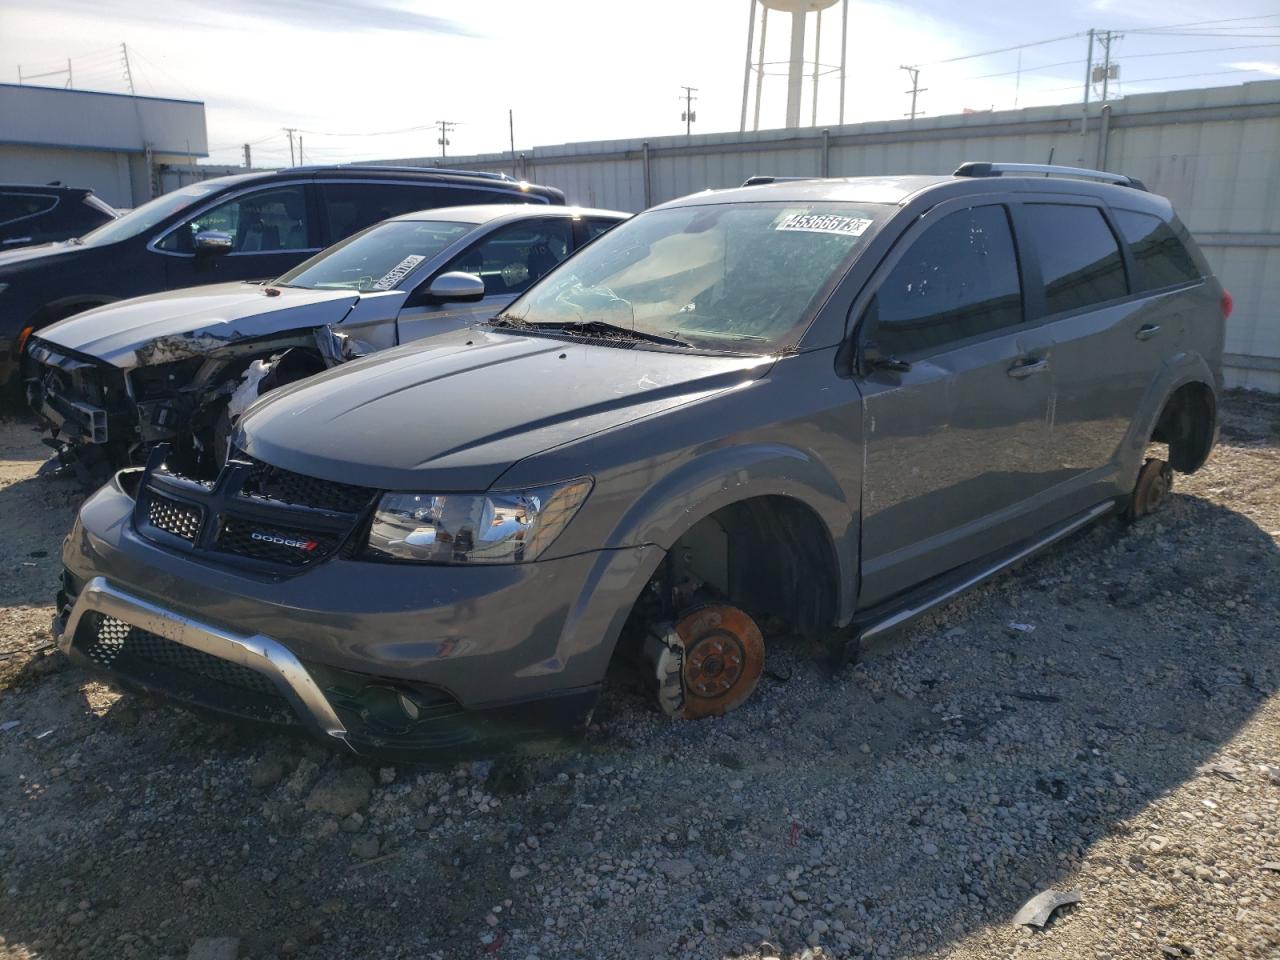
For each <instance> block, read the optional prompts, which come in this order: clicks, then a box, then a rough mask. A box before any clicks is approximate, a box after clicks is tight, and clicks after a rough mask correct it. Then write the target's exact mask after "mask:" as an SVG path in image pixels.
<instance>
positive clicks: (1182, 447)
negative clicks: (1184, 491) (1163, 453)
mask: <svg viewBox="0 0 1280 960" xmlns="http://www.w3.org/2000/svg"><path fill="white" fill-rule="evenodd" d="M1217 424H1218V398H1217V394H1216V393H1215V391H1214V389H1213V388H1212V387H1211V386H1210V385H1209V384H1207V383H1205V382H1204V381H1201V380H1189V381H1186V382H1184V383H1182V384H1180V385H1179V386H1178V387H1177V388H1176V389H1174V390H1172V391H1171V392H1170V393H1169V395H1168V397H1166V398H1165V401H1164V403H1163V404H1162V405H1161V408H1160V413H1159V415H1158V416H1157V417H1156V421H1155V424H1154V426H1153V427H1152V430H1151V437H1150V439H1151V440H1152V441H1153V442H1155V443H1164V444H1167V445H1168V447H1169V464H1170V466H1172V467H1173V469H1175V470H1177V471H1178V472H1179V473H1194V472H1195V471H1196V470H1199V469H1200V467H1201V466H1203V465H1204V462H1205V460H1207V459H1208V458H1209V453H1210V451H1212V450H1213V444H1214V440H1215V438H1216V436H1217Z"/></svg>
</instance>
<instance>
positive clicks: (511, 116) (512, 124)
mask: <svg viewBox="0 0 1280 960" xmlns="http://www.w3.org/2000/svg"><path fill="white" fill-rule="evenodd" d="M507 133H508V134H509V135H510V136H511V175H512V176H513V177H518V176H520V171H519V170H517V169H516V112H515V111H514V110H512V109H511V108H510V107H508V108H507Z"/></svg>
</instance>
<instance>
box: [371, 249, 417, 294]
mask: <svg viewBox="0 0 1280 960" xmlns="http://www.w3.org/2000/svg"><path fill="white" fill-rule="evenodd" d="M425 259H427V258H426V257H423V256H420V255H418V254H416V253H411V254H409V256H407V257H405V258H404V259H403V260H401V261H400V262H399V263H397V264H396V265H395V266H394V267H392V268H391V269H390V270H388V271H387V275H386V276H384V277H383V278H382V279H381V280H379V281H378V282H377V283H375V284H374V285H373V287H374V289H375V290H390V289H391V288H392V287H394V286H395V285H396V284H397V283H399V282H400V281H401V280H403V279H404V277H405V274H407V273H408V272H409V271H410V270H412V269H413V268H414V267H416V266H417V265H418V264H420V263H421V262H422V261H423V260H425Z"/></svg>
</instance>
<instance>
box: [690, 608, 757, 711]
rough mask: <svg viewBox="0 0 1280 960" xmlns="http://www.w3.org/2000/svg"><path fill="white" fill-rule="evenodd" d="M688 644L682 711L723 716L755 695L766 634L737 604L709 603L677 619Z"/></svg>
mask: <svg viewBox="0 0 1280 960" xmlns="http://www.w3.org/2000/svg"><path fill="white" fill-rule="evenodd" d="M675 632H676V634H677V636H679V638H680V641H681V643H682V644H683V645H684V663H683V666H682V668H681V674H680V681H681V686H683V688H684V709H683V711H682V714H683V716H685V717H686V718H689V719H694V718H697V717H713V716H720V715H721V714H724V713H727V712H728V711H730V710H732V709H734V708H735V707H737V706H738V705H739V704H741V703H742V702H743V701H744V700H746V699H747V697H749V696H750V695H751V691H752V690H754V689H755V686H756V683H757V682H758V681H759V679H760V674H761V672H762V671H763V670H764V638H763V637H762V636H761V635H760V628H759V627H757V626H756V624H755V621H754V620H752V619H751V618H750V617H749V616H747V615H746V614H745V613H743V612H742V611H741V610H739V609H738V608H737V607H733V606H730V605H729V604H724V603H714V604H709V605H707V606H705V607H699V608H697V609H696V610H692V611H690V612H689V613H687V614H685V616H684V617H682V618H681V619H680V621H679V622H678V623H677V624H676V625H675Z"/></svg>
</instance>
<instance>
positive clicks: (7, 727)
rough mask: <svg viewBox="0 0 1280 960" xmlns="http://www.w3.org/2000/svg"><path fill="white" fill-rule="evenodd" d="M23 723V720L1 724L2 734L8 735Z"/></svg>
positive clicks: (0, 730)
mask: <svg viewBox="0 0 1280 960" xmlns="http://www.w3.org/2000/svg"><path fill="white" fill-rule="evenodd" d="M21 722H22V721H21V720H6V721H5V722H4V723H0V733H8V732H9V731H10V730H12V729H13V728H14V727H16V726H17V725H18V724H20V723H21Z"/></svg>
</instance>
